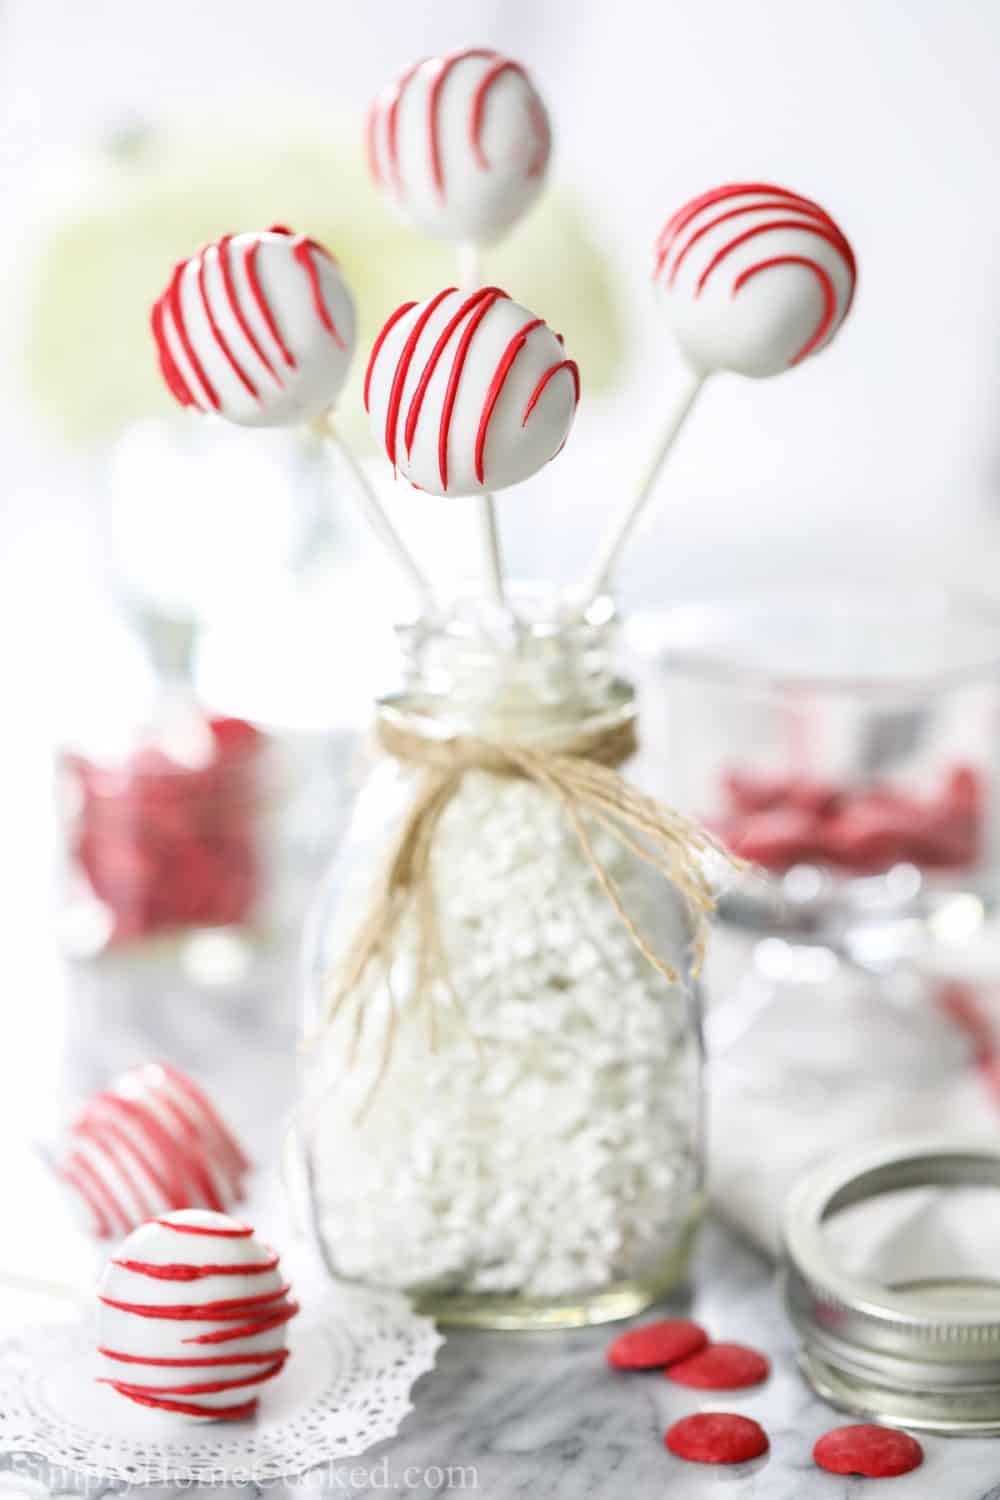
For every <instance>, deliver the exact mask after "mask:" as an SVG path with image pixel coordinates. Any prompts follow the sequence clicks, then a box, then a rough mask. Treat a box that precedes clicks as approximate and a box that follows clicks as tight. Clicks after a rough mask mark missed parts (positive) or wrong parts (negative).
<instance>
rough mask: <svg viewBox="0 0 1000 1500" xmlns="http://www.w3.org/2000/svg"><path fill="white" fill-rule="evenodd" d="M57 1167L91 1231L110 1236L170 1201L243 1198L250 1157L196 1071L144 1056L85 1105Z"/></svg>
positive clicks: (208, 1203)
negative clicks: (194, 1074) (194, 1077)
mask: <svg viewBox="0 0 1000 1500" xmlns="http://www.w3.org/2000/svg"><path fill="white" fill-rule="evenodd" d="M56 1169H57V1171H58V1173H59V1175H60V1177H61V1178H62V1179H63V1181H64V1182H65V1183H66V1184H67V1185H68V1186H69V1187H70V1188H71V1189H72V1191H73V1194H74V1196H75V1198H76V1199H77V1201H78V1202H79V1203H80V1205H81V1206H82V1207H83V1208H84V1209H85V1211H86V1213H87V1216H88V1219H89V1222H90V1228H91V1230H92V1232H93V1234H95V1235H96V1236H97V1237H98V1238H99V1239H112V1238H117V1237H118V1236H120V1235H123V1234H128V1233H129V1231H130V1230H133V1229H135V1228H136V1227H137V1225H139V1224H141V1223H142V1222H143V1220H144V1219H148V1218H149V1217H150V1216H151V1215H155V1214H161V1213H165V1212H166V1211H168V1210H169V1209H178V1208H202V1207H203V1208H211V1209H217V1210H223V1209H226V1208H229V1207H231V1206H232V1205H233V1204H235V1203H238V1202H240V1200H241V1199H242V1198H243V1189H244V1180H245V1178H246V1176H247V1173H248V1172H249V1171H250V1162H249V1161H248V1159H247V1157H246V1156H245V1155H244V1152H243V1150H242V1149H241V1147H240V1145H239V1142H238V1141H237V1140H236V1138H235V1136H234V1135H233V1134H232V1132H231V1131H230V1130H229V1128H228V1126H227V1125H226V1124H225V1122H224V1120H223V1119H222V1117H221V1115H220V1114H219V1113H218V1111H217V1110H216V1109H215V1107H214V1105H213V1104H212V1103H211V1101H210V1100H209V1098H208V1097H207V1095H206V1094H205V1093H204V1092H203V1090H202V1089H200V1088H199V1087H198V1085H197V1084H196V1083H194V1082H193V1080H192V1079H190V1078H188V1077H187V1076H186V1075H185V1074H184V1073H182V1072H181V1071H180V1070H179V1069H178V1068H173V1067H170V1066H169V1064H167V1063H146V1064H144V1065H143V1066H142V1067H138V1068H133V1069H132V1070H131V1071H130V1072H128V1073H124V1074H122V1076H121V1077H120V1078H117V1079H116V1080H115V1082H114V1083H113V1084H111V1086H110V1088H107V1089H105V1090H104V1091H103V1092H102V1093H100V1094H98V1095H97V1096H96V1097H95V1098H94V1099H92V1100H91V1101H90V1103H89V1104H87V1105H86V1106H85V1108H84V1109H83V1110H82V1111H81V1113H80V1114H79V1115H78V1116H77V1118H76V1119H75V1121H74V1122H73V1124H72V1126H71V1127H70V1130H69V1135H68V1139H67V1142H66V1145H65V1147H64V1148H63V1150H62V1152H61V1154H60V1157H59V1159H58V1161H57V1163H56Z"/></svg>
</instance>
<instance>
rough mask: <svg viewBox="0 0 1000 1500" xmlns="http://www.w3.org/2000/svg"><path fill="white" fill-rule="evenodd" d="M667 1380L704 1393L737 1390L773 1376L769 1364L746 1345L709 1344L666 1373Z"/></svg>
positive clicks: (757, 1383) (761, 1355) (665, 1371)
mask: <svg viewBox="0 0 1000 1500" xmlns="http://www.w3.org/2000/svg"><path fill="white" fill-rule="evenodd" d="M663 1373H664V1375H665V1376H666V1377H667V1379H668V1380H674V1381H676V1382H677V1384H678V1385H688V1386H693V1387H695V1389H697V1390H702V1391H736V1390H740V1389H742V1387H743V1386H747V1385H759V1384H760V1383H761V1381H762V1380H766V1379H767V1377H768V1375H770V1373H771V1364H770V1361H769V1360H767V1359H765V1357H764V1355H763V1354H758V1352H757V1350H756V1349H748V1348H747V1346H746V1345H745V1344H708V1345H707V1346H706V1348H704V1349H701V1350H699V1352H698V1353H697V1354H692V1355H691V1356H690V1358H689V1359H682V1360H681V1361H680V1362H679V1363H678V1364H675V1365H671V1367H670V1369H669V1370H664V1372H663Z"/></svg>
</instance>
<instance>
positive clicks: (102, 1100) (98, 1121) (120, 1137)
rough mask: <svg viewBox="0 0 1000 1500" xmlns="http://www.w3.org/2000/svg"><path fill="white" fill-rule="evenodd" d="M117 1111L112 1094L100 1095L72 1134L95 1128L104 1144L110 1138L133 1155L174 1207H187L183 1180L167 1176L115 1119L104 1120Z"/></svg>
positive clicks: (154, 1185)
mask: <svg viewBox="0 0 1000 1500" xmlns="http://www.w3.org/2000/svg"><path fill="white" fill-rule="evenodd" d="M115 1108H116V1104H115V1100H114V1096H113V1095H110V1094H108V1095H105V1094H99V1095H98V1096H97V1098H96V1099H95V1100H94V1101H93V1104H92V1105H91V1109H90V1113H89V1115H88V1114H85V1115H83V1116H82V1117H81V1119H80V1120H79V1121H78V1122H77V1124H76V1125H75V1126H74V1127H73V1134H74V1135H79V1136H85V1135H86V1134H87V1132H88V1130H89V1129H90V1128H91V1126H96V1127H97V1128H98V1129H99V1130H100V1131H101V1133H102V1134H103V1136H104V1137H105V1141H107V1139H111V1140H113V1141H115V1142H116V1143H117V1144H118V1145H119V1146H120V1147H121V1148H122V1150H123V1151H126V1152H128V1153H129V1155H130V1156H132V1157H134V1159H135V1160H136V1162H138V1164H139V1166H140V1167H141V1168H142V1170H143V1171H144V1172H145V1174H146V1176H147V1177H148V1178H149V1180H150V1182H151V1183H152V1184H153V1187H154V1188H155V1189H156V1190H157V1192H158V1193H161V1194H162V1195H163V1197H164V1198H166V1200H167V1202H168V1203H170V1204H173V1205H174V1206H175V1207H176V1208H186V1207H188V1199H187V1193H186V1189H185V1185H184V1182H183V1179H181V1180H180V1181H178V1180H177V1179H176V1178H175V1177H173V1176H165V1175H164V1173H163V1172H161V1171H160V1168H159V1166H158V1164H157V1162H156V1160H155V1159H154V1158H153V1157H152V1156H149V1155H147V1153H146V1151H145V1150H144V1147H143V1145H141V1144H140V1143H139V1142H138V1141H136V1140H134V1139H133V1138H132V1136H130V1135H128V1134H127V1133H126V1132H125V1131H123V1130H120V1129H119V1127H118V1125H117V1123H116V1121H115V1120H114V1119H113V1118H105V1116H106V1115H108V1116H110V1115H111V1112H112V1111H113V1110H114V1109H115ZM105 1149H106V1146H105ZM132 1222H133V1221H131V1220H130V1221H129V1227H130V1228H131V1227H132Z"/></svg>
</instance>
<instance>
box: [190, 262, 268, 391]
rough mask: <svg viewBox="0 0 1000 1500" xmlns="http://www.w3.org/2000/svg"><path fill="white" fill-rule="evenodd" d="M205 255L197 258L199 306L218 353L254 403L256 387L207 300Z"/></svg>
mask: <svg viewBox="0 0 1000 1500" xmlns="http://www.w3.org/2000/svg"><path fill="white" fill-rule="evenodd" d="M205 254H206V252H205V251H204V250H203V251H202V252H201V254H200V255H199V257H198V290H199V292H200V293H201V305H202V307H203V308H204V310H205V317H206V318H207V320H208V326H209V328H210V329H211V330H212V337H213V338H214V339H215V342H216V345H217V346H218V349H219V351H220V353H221V354H222V355H223V357H224V358H225V360H226V362H227V363H228V365H229V368H230V369H231V370H232V372H233V374H234V375H235V376H236V378H237V380H238V381H239V382H240V384H241V385H242V386H243V388H244V390H246V391H248V392H249V394H250V395H251V396H252V397H253V398H254V400H255V401H259V400H260V397H259V396H258V394H257V387H256V386H255V385H254V383H253V381H252V380H251V379H250V376H249V375H248V374H247V372H246V371H245V370H244V368H243V366H242V365H241V364H240V362H239V360H238V359H237V358H236V356H235V354H234V353H233V351H232V350H231V349H230V347H229V345H228V343H227V342H226V337H225V334H224V333H223V332H222V329H221V328H220V327H219V322H218V319H217V318H216V316H215V310H214V308H213V307H212V303H211V301H210V299H209V295H208V287H207V285H206V281H205V272H206V262H205Z"/></svg>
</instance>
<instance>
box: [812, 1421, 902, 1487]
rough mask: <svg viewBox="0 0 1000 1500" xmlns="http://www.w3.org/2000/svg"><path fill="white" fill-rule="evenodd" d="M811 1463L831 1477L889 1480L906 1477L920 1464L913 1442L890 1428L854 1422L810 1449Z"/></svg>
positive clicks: (835, 1429) (833, 1432)
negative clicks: (853, 1476) (901, 1476)
mask: <svg viewBox="0 0 1000 1500" xmlns="http://www.w3.org/2000/svg"><path fill="white" fill-rule="evenodd" d="M813 1459H814V1460H815V1462H816V1463H817V1464H819V1467H820V1468H821V1469H826V1470H827V1471H828V1472H829V1473H831V1474H861V1475H863V1476H864V1478H865V1479H892V1478H894V1477H895V1476H896V1475H897V1474H909V1472H910V1470H911V1469H919V1467H920V1465H921V1464H922V1463H923V1461H924V1450H923V1448H921V1446H920V1444H919V1443H918V1442H917V1440H916V1438H911V1437H910V1436H909V1434H908V1433H905V1432H897V1431H896V1430H895V1428H892V1427H878V1426H876V1425H875V1424H874V1423H873V1422H858V1423H856V1424H854V1425H852V1426H849V1427H835V1428H834V1429H833V1431H832V1432H828V1433H826V1435H825V1436H824V1437H821V1438H820V1440H819V1442H818V1443H817V1444H816V1446H815V1447H814V1448H813Z"/></svg>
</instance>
